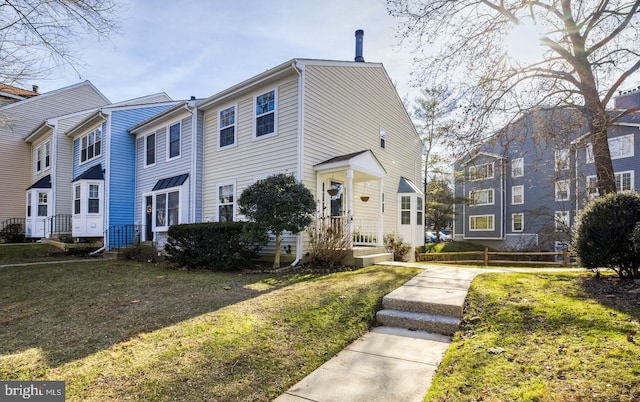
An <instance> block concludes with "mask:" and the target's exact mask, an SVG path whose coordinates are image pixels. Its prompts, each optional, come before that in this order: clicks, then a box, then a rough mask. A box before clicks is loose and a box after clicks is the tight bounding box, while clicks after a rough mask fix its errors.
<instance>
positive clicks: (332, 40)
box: [26, 0, 418, 102]
mask: <svg viewBox="0 0 640 402" xmlns="http://www.w3.org/2000/svg"><path fill="white" fill-rule="evenodd" d="M122 3H123V5H124V7H125V12H124V13H123V14H122V23H121V28H122V32H121V33H120V34H119V35H118V36H114V37H113V38H112V41H111V43H109V42H98V41H97V40H95V39H94V38H88V39H83V40H81V41H78V42H76V43H74V44H73V49H75V50H76V51H77V54H78V56H79V57H80V58H81V59H82V60H83V63H84V65H83V66H80V67H79V74H78V72H76V71H74V70H73V69H71V68H66V69H64V70H62V71H60V72H59V73H58V74H57V77H54V78H55V79H49V80H42V81H40V82H37V83H34V84H37V85H39V86H40V91H41V92H47V91H51V90H54V89H57V88H60V87H63V86H67V85H71V84H75V83H77V82H80V81H83V80H90V81H91V82H92V83H93V84H94V85H95V86H96V87H97V88H98V89H99V90H100V91H101V92H102V93H103V94H104V95H105V96H107V98H109V99H110V100H111V101H112V102H118V101H122V100H126V99H131V98H135V97H139V96H144V95H148V94H152V93H157V92H166V93H167V94H168V95H169V96H171V97H172V98H173V99H176V100H177V99H187V98H189V97H190V96H192V95H193V96H196V97H199V98H204V97H208V96H210V95H213V94H215V93H217V92H218V91H221V90H223V89H225V88H228V87H230V86H232V85H234V84H237V83H239V82H241V81H243V80H245V79H247V78H250V77H252V76H254V75H256V74H259V73H261V72H263V71H265V70H267V69H269V68H272V67H275V66H277V65H279V64H281V63H283V62H285V61H288V60H290V59H292V58H312V59H330V60H353V58H354V52H355V37H354V32H355V30H356V29H363V30H364V31H365V35H364V46H363V47H364V58H365V60H366V61H370V62H382V63H383V64H384V66H385V68H386V69H387V72H388V73H389V75H390V77H391V79H392V80H393V81H394V82H395V83H396V85H397V88H398V93H399V94H400V96H401V97H404V96H406V95H409V99H410V100H412V99H413V98H414V97H415V96H416V95H417V94H418V91H417V90H416V89H415V88H412V87H411V85H410V80H411V77H410V71H411V53H410V52H409V51H408V50H407V49H403V48H401V47H400V46H399V42H398V39H397V38H396V24H397V21H396V20H395V19H393V18H392V17H390V16H389V15H388V14H387V11H386V8H385V2H384V0H323V1H306V0H271V1H263V0H230V1H221V0H215V1H209V0H206V1H205V0H183V1H175V0H154V1H148V0H130V1H124V0H122ZM26 87H27V88H28V87H30V85H27V86H26Z"/></svg>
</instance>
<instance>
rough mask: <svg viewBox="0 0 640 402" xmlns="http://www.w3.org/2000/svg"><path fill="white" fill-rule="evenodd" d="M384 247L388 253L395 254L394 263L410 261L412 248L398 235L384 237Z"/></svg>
mask: <svg viewBox="0 0 640 402" xmlns="http://www.w3.org/2000/svg"><path fill="white" fill-rule="evenodd" d="M383 240H384V247H385V248H386V249H387V251H388V252H390V253H393V260H394V261H408V260H409V258H408V257H409V252H411V246H409V245H408V244H405V242H404V239H403V238H402V237H400V236H398V235H397V234H395V233H393V234H386V235H384V238H383Z"/></svg>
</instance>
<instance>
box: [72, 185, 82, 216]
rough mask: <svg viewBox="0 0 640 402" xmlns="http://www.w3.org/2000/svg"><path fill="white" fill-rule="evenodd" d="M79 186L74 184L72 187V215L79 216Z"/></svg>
mask: <svg viewBox="0 0 640 402" xmlns="http://www.w3.org/2000/svg"><path fill="white" fill-rule="evenodd" d="M80 191H81V190H80V185H79V184H76V185H75V186H73V214H74V215H79V214H80V202H81V201H80V200H81V196H80V194H81V193H80Z"/></svg>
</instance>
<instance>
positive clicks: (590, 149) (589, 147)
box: [585, 143, 596, 163]
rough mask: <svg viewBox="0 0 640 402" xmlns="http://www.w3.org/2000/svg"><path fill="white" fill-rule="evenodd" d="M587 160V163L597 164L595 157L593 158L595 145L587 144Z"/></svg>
mask: <svg viewBox="0 0 640 402" xmlns="http://www.w3.org/2000/svg"><path fill="white" fill-rule="evenodd" d="M585 153H586V155H585V159H586V161H587V163H593V162H595V160H596V159H595V157H594V156H593V144H591V143H589V144H587V146H586V148H585Z"/></svg>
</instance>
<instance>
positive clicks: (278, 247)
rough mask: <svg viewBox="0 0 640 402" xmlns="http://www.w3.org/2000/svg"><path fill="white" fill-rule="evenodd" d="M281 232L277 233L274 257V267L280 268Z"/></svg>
mask: <svg viewBox="0 0 640 402" xmlns="http://www.w3.org/2000/svg"><path fill="white" fill-rule="evenodd" d="M280 243H281V239H280V233H278V234H276V255H275V257H274V258H273V268H280V248H281V247H280V245H281V244H280Z"/></svg>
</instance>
